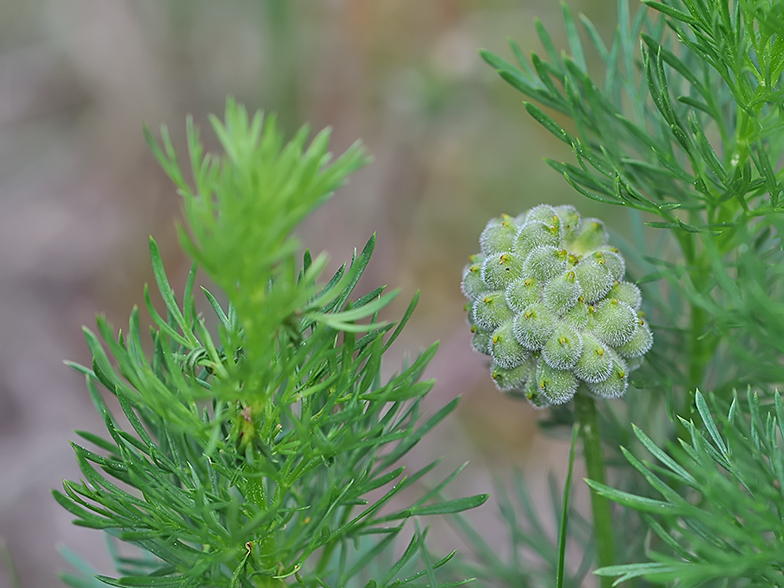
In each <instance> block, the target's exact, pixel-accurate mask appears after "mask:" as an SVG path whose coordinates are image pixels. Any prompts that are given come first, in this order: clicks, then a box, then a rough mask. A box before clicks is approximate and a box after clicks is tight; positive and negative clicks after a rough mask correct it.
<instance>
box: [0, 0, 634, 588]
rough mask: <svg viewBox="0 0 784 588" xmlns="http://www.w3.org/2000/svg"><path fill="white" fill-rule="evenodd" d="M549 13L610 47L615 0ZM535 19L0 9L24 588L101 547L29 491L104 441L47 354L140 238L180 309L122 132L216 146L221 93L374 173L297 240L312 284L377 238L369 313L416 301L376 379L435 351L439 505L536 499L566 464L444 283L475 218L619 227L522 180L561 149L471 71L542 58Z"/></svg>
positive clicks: (529, 6) (351, 7)
mask: <svg viewBox="0 0 784 588" xmlns="http://www.w3.org/2000/svg"><path fill="white" fill-rule="evenodd" d="M570 6H571V7H572V9H573V11H574V12H575V14H579V13H585V14H586V15H587V16H588V17H589V18H590V19H591V20H592V21H593V22H594V23H595V24H596V25H597V28H598V29H599V31H600V33H602V35H603V36H604V38H605V39H607V38H608V37H609V35H610V33H611V31H612V28H613V27H614V25H615V14H614V3H610V2H606V1H601V0H590V1H589V0H582V1H579V0H574V1H571V2H570ZM537 17H538V18H539V19H541V20H542V21H543V23H544V24H545V26H546V27H547V28H548V30H549V31H550V33H551V35H552V36H553V40H554V42H555V44H556V46H558V47H559V48H562V47H565V46H566V42H565V38H564V34H563V26H562V20H561V10H560V6H559V4H558V3H557V2H555V1H554V0H547V1H545V0H524V1H520V0H515V1H511V0H484V1H480V0H476V1H472V2H468V1H459V0H430V1H428V2H403V1H399V0H386V1H384V2H370V1H368V0H324V1H321V2H312V1H306V0H289V1H285V2H284V1H283V0H269V1H265V0H255V1H250V0H224V1H222V2H215V1H209V0H132V1H131V0H126V1H122V0H57V1H47V0H2V2H0V546H1V545H2V544H3V543H5V544H6V546H7V550H8V552H9V553H10V554H11V555H12V557H13V560H14V562H15V564H16V567H17V569H18V573H19V576H20V578H21V583H22V586H24V587H25V588H38V587H49V586H58V585H60V583H59V580H58V579H57V576H56V573H57V571H58V570H61V569H63V568H65V567H66V564H65V563H64V562H63V560H62V559H61V557H60V555H58V553H57V550H56V548H57V546H58V545H62V544H68V545H69V546H70V547H71V548H72V549H73V550H74V551H77V552H78V553H80V554H81V555H83V556H84V557H85V559H86V560H87V561H89V562H90V563H91V564H93V565H94V566H95V567H96V568H97V569H98V570H99V571H101V572H103V573H109V574H111V572H112V570H111V569H110V567H109V563H108V562H109V560H108V557H107V555H106V549H105V545H104V541H103V537H102V534H101V533H100V532H98V531H91V530H86V529H79V528H76V527H73V526H72V525H71V524H70V520H71V518H72V517H71V515H70V514H69V513H67V512H66V511H65V510H63V509H62V508H60V507H59V506H58V505H57V504H56V503H55V502H54V500H53V499H52V498H51V494H50V489H51V488H59V487H60V486H61V482H62V479H63V478H69V479H78V478H79V473H78V470H77V466H76V460H75V459H74V456H73V452H72V450H71V448H70V447H69V445H68V440H69V439H72V438H74V435H73V433H72V431H73V430H74V429H85V430H90V431H95V432H100V431H101V430H102V423H101V421H100V419H99V418H98V415H97V414H96V413H95V411H94V409H93V407H92V405H91V403H90V400H89V397H88V395H87V393H86V390H85V386H84V382H83V380H82V379H81V378H80V377H79V376H78V375H77V374H75V373H74V372H72V371H70V370H69V369H68V368H67V367H65V366H64V365H63V364H62V360H64V359H70V360H74V361H77V362H82V363H88V362H89V361H90V357H89V355H88V353H87V349H86V346H85V344H84V342H83V339H82V334H81V326H82V325H88V326H91V325H92V324H93V318H94V315H95V313H96V312H103V313H105V314H106V315H107V316H108V317H109V318H110V320H111V321H112V322H113V323H114V324H115V325H117V326H121V325H122V324H123V322H125V321H127V317H128V313H129V311H130V309H131V308H132V306H133V305H134V304H143V298H142V287H143V284H144V283H145V282H152V281H153V278H152V273H151V271H150V268H149V259H148V251H147V239H148V236H149V235H153V236H154V237H155V239H156V240H157V241H158V244H159V246H160V247H161V250H162V252H163V255H164V261H165V263H166V265H167V268H168V270H169V272H170V276H171V279H172V282H173V283H174V284H175V289H177V290H179V291H181V289H182V285H183V284H184V278H185V275H186V273H187V270H188V267H189V263H188V260H187V259H185V258H184V257H183V255H182V254H181V252H180V251H179V249H178V246H177V238H176V232H175V222H176V219H177V218H178V215H179V205H180V203H179V200H178V196H177V195H176V194H175V193H174V190H173V188H172V185H171V184H170V182H169V181H168V179H167V178H166V177H165V176H164V175H163V173H162V172H161V170H160V169H159V168H158V166H157V164H156V162H155V161H154V159H153V157H152V156H151V154H150V152H149V150H148V148H147V145H146V144H145V142H144V139H143V136H142V124H143V123H146V124H148V125H149V126H150V127H151V128H152V129H153V130H156V132H157V128H158V127H159V125H161V124H166V125H167V126H168V127H169V130H170V132H171V134H172V137H173V139H174V142H175V145H176V146H178V147H179V148H180V149H183V146H184V139H185V137H184V134H185V133H184V127H185V118H186V115H187V114H189V113H190V114H192V115H193V117H194V120H195V121H196V122H197V124H199V125H200V126H201V127H202V129H203V135H204V136H205V139H206V141H207V143H208V144H211V145H214V144H215V140H214V137H213V136H212V134H211V132H210V131H208V129H207V127H208V118H207V117H208V115H209V114H210V113H217V114H218V115H219V116H221V115H222V112H223V108H224V104H225V97H226V95H233V96H234V97H236V98H237V100H239V101H241V102H244V103H245V104H246V105H247V107H248V109H249V110H251V111H255V110H256V109H263V110H265V111H275V112H277V113H278V115H279V117H280V120H281V121H282V123H283V126H284V128H285V129H287V131H289V132H293V131H294V130H295V129H296V128H297V127H298V126H299V125H301V124H302V123H305V122H310V123H311V124H312V125H313V128H314V129H316V130H318V129H320V128H323V127H325V126H332V127H333V128H334V133H333V143H332V145H333V151H334V152H335V153H339V152H342V151H343V150H344V149H345V148H346V147H348V146H349V145H350V144H351V143H352V142H353V141H354V140H356V139H357V138H361V139H362V141H363V142H364V143H365V145H366V146H367V148H368V150H369V151H370V153H371V154H372V155H373V157H374V163H373V164H372V165H370V166H369V167H367V168H365V169H363V170H362V171H360V172H358V173H357V174H356V175H355V176H353V178H352V180H351V182H350V183H349V184H348V185H347V186H346V187H345V188H343V189H342V190H340V191H339V192H338V193H337V194H336V195H335V197H334V198H333V199H332V200H331V201H330V202H329V203H328V204H327V205H325V206H324V207H323V208H321V209H320V210H319V211H318V212H316V213H315V214H314V215H313V216H312V217H311V218H310V219H309V220H308V221H307V222H306V224H305V225H304V226H302V227H301V230H300V231H299V235H300V238H301V240H302V242H303V244H304V245H306V246H307V247H309V248H310V249H311V250H313V251H314V252H318V251H321V250H327V251H329V252H330V254H331V259H332V269H334V268H335V267H337V265H338V264H339V263H341V262H342V261H344V260H348V259H350V256H351V253H352V251H353V249H354V248H361V247H362V246H363V245H364V243H365V241H366V240H367V239H368V237H369V236H370V235H371V234H372V233H373V232H376V233H377V247H376V254H375V256H374V260H373V261H372V262H371V265H370V268H369V270H368V275H367V278H366V279H365V281H364V287H365V288H366V289H369V288H371V287H374V286H376V285H379V284H388V285H389V286H390V287H401V288H402V292H401V295H400V296H399V298H398V299H397V301H396V302H395V305H394V308H392V309H391V312H390V318H394V317H396V316H400V314H401V313H402V311H403V309H404V308H405V306H406V305H407V303H408V300H409V299H410V298H411V296H413V295H414V293H415V292H416V291H417V290H421V302H420V305H419V308H418V310H417V311H416V313H415V314H414V317H413V319H412V321H411V323H410V327H409V328H408V329H407V331H406V332H405V333H404V337H402V338H401V340H399V342H398V343H396V345H395V346H394V347H393V349H394V353H393V357H390V359H389V362H388V363H387V365H386V369H387V370H389V371H390V372H391V371H393V370H394V369H396V368H397V367H398V366H399V364H400V362H401V361H402V360H403V359H404V355H405V354H406V353H407V352H408V353H412V354H415V353H417V352H418V351H420V350H421V349H423V348H424V347H425V346H427V345H429V344H430V343H431V342H432V341H434V340H440V342H441V347H440V351H439V353H438V354H437V355H436V358H435V360H434V362H433V363H432V364H431V367H430V369H429V375H430V376H433V377H436V378H437V379H438V384H437V385H436V388H435V390H434V392H433V393H432V394H431V396H430V397H429V402H430V404H429V409H430V410H431V411H432V410H435V409H436V408H437V407H440V406H442V405H443V404H444V403H446V402H448V401H449V400H450V399H451V398H453V397H455V396H457V395H462V396H463V400H462V403H461V405H460V407H459V409H458V411H457V414H456V416H455V418H452V419H450V420H449V421H448V423H446V424H443V425H441V426H440V427H439V428H438V429H437V430H436V432H435V433H434V435H433V439H432V440H431V442H430V444H429V445H426V446H424V447H422V448H421V449H419V451H418V452H417V455H416V456H415V458H414V459H415V460H421V461H422V462H425V461H426V460H427V461H429V460H430V459H433V458H434V456H437V455H441V454H446V455H447V457H446V460H445V464H444V470H445V471H446V470H449V469H453V468H454V467H456V466H457V465H459V464H460V463H462V462H463V461H466V460H469V461H470V462H471V465H469V467H468V469H467V470H466V471H465V472H464V474H463V475H462V476H461V479H460V482H459V483H460V484H461V485H459V486H456V487H455V489H454V490H453V494H455V495H459V494H464V493H467V492H487V491H490V490H491V481H490V477H491V475H493V474H499V475H502V476H505V475H506V474H507V473H508V472H509V471H510V470H511V469H512V468H515V467H520V468H522V469H524V471H525V472H526V477H527V479H528V482H529V485H530V487H531V488H532V490H534V491H535V492H537V493H540V494H544V488H545V487H546V481H545V477H546V472H547V471H550V470H553V471H555V472H556V473H559V472H560V473H561V474H562V472H563V471H564V470H565V465H566V464H565V460H566V457H567V454H568V443H567V442H565V441H563V440H552V439H546V438H544V437H542V436H541V434H540V433H539V432H538V430H537V427H536V425H535V421H536V419H537V418H539V417H540V416H542V413H537V412H536V411H534V410H533V409H532V408H530V407H529V406H528V405H527V404H526V403H524V402H518V401H512V400H509V399H507V398H505V397H503V396H502V395H501V394H500V393H498V392H497V391H496V389H495V388H494V386H493V384H492V381H491V379H490V377H489V374H488V366H487V362H486V360H485V358H484V357H482V356H480V355H478V354H475V353H474V352H472V350H471V347H470V333H469V330H468V327H467V326H466V324H465V319H464V316H465V315H464V311H463V305H464V303H465V300H464V299H463V297H462V295H461V293H460V289H459V283H460V277H461V271H462V268H463V265H464V264H465V262H466V261H467V257H468V256H469V255H470V254H472V253H475V252H476V251H477V250H478V236H479V233H480V231H481V230H482V228H483V227H484V225H485V223H486V222H487V220H488V219H489V218H490V217H493V216H498V215H499V214H501V213H504V212H505V213H509V214H512V215H516V214H518V213H520V212H522V211H523V210H525V209H527V208H529V207H531V206H533V205H535V204H538V203H540V202H547V203H554V204H559V203H573V204H576V205H578V206H579V209H580V211H581V212H582V213H583V214H586V215H589V216H602V218H604V219H605V220H607V221H608V224H612V220H613V217H616V218H620V217H618V214H619V211H617V210H614V209H608V208H606V207H601V206H600V205H597V204H596V203H595V202H589V201H587V200H586V199H584V198H582V197H580V196H579V195H577V194H576V193H574V192H572V191H571V190H570V189H569V187H568V186H567V185H566V183H565V182H564V181H563V180H562V179H561V178H559V177H558V175H557V174H556V173H555V172H554V171H553V170H551V169H550V168H549V167H548V166H547V165H546V164H545V163H544V162H543V157H551V158H559V159H568V158H569V153H568V152H567V150H566V147H565V145H563V144H562V143H559V142H558V141H556V140H555V139H554V138H553V137H552V136H551V135H549V134H548V133H547V132H546V131H545V130H544V129H543V128H541V127H540V126H538V125H537V124H535V123H534V122H533V121H532V120H531V119H530V118H529V117H528V115H527V114H526V112H525V110H524V109H523V106H522V95H521V94H519V93H518V92H516V91H515V90H513V89H512V88H511V87H510V86H508V85H507V84H506V83H504V82H503V81H502V80H500V78H498V76H497V75H496V74H495V72H494V71H493V70H492V69H491V68H490V67H489V66H487V65H485V64H484V63H483V62H482V61H481V60H480V58H479V56H478V54H477V48H479V47H485V48H488V49H491V50H493V51H495V52H496V53H499V54H501V55H502V56H504V57H506V58H510V52H509V50H508V48H507V46H506V39H507V38H508V37H512V38H514V39H515V40H517V42H518V43H519V44H520V45H521V47H522V48H523V49H524V50H525V51H526V52H530V51H531V50H535V51H540V50H541V47H540V45H539V42H538V40H537V38H536V37H535V33H534V19H535V18H537ZM589 58H595V55H594V54H590V53H589ZM594 65H595V63H594ZM579 486H580V487H579V488H578V495H577V499H578V500H584V499H585V498H586V493H585V488H584V486H583V485H582V484H579ZM497 516H498V515H497V513H496V510H495V508H494V507H493V506H492V505H488V506H485V507H484V508H483V509H482V511H481V512H479V513H477V514H476V517H477V518H476V520H477V523H476V524H477V525H478V526H479V528H480V529H481V530H482V532H483V533H485V534H486V535H488V538H490V539H492V538H493V537H492V535H493V534H494V533H500V530H499V525H498V523H497ZM500 539H502V538H499V540H500ZM445 547H449V549H451V548H452V547H459V545H452V544H448V545H445ZM0 569H2V567H0ZM9 585H10V582H9V579H8V576H7V574H6V573H5V572H4V571H3V572H0V587H3V588H5V587H6V586H9Z"/></svg>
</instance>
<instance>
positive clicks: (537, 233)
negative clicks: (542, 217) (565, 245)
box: [512, 222, 561, 257]
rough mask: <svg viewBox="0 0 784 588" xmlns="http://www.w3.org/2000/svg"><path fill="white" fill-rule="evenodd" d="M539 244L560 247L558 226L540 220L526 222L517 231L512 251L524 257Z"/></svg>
mask: <svg viewBox="0 0 784 588" xmlns="http://www.w3.org/2000/svg"><path fill="white" fill-rule="evenodd" d="M540 245H550V246H551V247H560V245H561V236H560V234H559V230H558V227H555V226H553V225H547V224H545V223H540V222H534V223H526V224H525V225H523V226H522V227H521V228H520V230H519V231H518V233H517V236H516V237H515V242H514V246H513V247H512V251H514V252H515V253H517V254H518V255H520V256H521V257H525V256H527V255H528V254H529V253H530V252H531V251H532V250H534V249H536V248H537V247H539V246H540Z"/></svg>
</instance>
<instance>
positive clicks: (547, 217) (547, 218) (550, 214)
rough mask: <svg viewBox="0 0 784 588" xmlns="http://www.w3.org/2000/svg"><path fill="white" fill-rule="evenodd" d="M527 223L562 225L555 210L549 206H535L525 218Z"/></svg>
mask: <svg viewBox="0 0 784 588" xmlns="http://www.w3.org/2000/svg"><path fill="white" fill-rule="evenodd" d="M525 222H527V223H544V224H546V225H554V224H556V223H558V224H560V222H561V221H560V219H559V218H558V214H557V213H556V212H555V209H554V208H553V207H552V206H548V205H547V204H540V205H538V206H534V207H533V208H532V209H531V210H529V211H528V214H527V215H526V217H525Z"/></svg>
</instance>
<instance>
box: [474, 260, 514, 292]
mask: <svg viewBox="0 0 784 588" xmlns="http://www.w3.org/2000/svg"><path fill="white" fill-rule="evenodd" d="M522 271H523V260H522V259H521V258H520V257H519V256H518V255H516V254H514V253H512V252H511V251H504V252H503V253H496V254H495V255H488V256H487V259H485V262H484V263H483V264H482V271H481V274H482V276H481V278H482V281H483V282H484V283H485V284H486V285H487V286H486V287H487V288H488V289H490V290H503V289H505V288H506V287H507V286H509V284H511V283H512V282H513V281H515V280H516V279H517V278H519V277H520V274H521V272H522Z"/></svg>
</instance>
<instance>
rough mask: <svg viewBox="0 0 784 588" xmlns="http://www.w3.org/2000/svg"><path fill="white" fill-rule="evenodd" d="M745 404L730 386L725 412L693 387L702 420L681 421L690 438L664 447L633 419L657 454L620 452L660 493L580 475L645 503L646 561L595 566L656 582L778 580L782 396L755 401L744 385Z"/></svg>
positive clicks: (782, 554) (782, 579)
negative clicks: (650, 494) (636, 491)
mask: <svg viewBox="0 0 784 588" xmlns="http://www.w3.org/2000/svg"><path fill="white" fill-rule="evenodd" d="M709 402H710V405H709ZM746 404H747V407H746V410H745V411H744V410H743V409H742V407H741V403H740V402H739V401H738V398H737V396H736V397H735V398H733V400H732V403H731V404H730V406H729V409H728V410H727V412H726V413H724V412H723V411H721V409H720V403H719V401H718V400H717V399H716V398H715V397H714V398H711V399H709V400H706V398H705V397H704V396H703V395H702V394H701V393H699V392H698V393H697V395H696V405H697V411H698V413H699V417H700V421H701V427H698V426H697V424H695V423H694V422H685V421H684V422H683V424H684V426H685V427H686V429H687V430H688V433H689V440H688V441H686V440H683V439H681V440H679V443H678V445H671V446H670V447H669V450H668V451H667V452H665V451H663V450H662V449H660V448H659V447H658V446H657V445H656V444H655V443H654V442H653V441H652V440H651V438H650V437H648V436H647V435H646V434H645V433H644V432H643V431H642V430H641V429H639V428H637V427H635V428H634V433H635V435H636V437H637V439H638V440H639V441H640V442H641V443H642V445H643V446H644V447H645V448H646V449H647V450H648V451H649V452H650V454H651V455H652V456H653V457H655V458H656V460H657V461H658V462H659V463H658V464H652V463H647V462H643V461H641V460H640V459H638V458H637V457H635V455H634V454H633V453H632V452H630V451H629V450H627V449H625V448H623V453H624V455H625V456H626V458H627V459H628V460H629V463H631V465H632V466H633V467H634V468H635V469H636V470H637V471H638V472H640V474H642V476H643V477H644V478H645V479H646V480H647V481H648V483H649V484H650V486H651V487H652V488H653V489H655V490H656V492H657V493H658V494H659V495H660V496H661V498H660V499H652V498H648V497H646V496H639V495H634V494H630V493H627V492H622V491H619V490H616V489H613V488H610V487H609V486H606V485H603V484H598V483H596V482H593V481H588V483H589V485H590V486H591V487H592V488H594V489H595V490H596V491H597V492H599V493H600V494H602V495H604V496H607V497H608V498H610V499H612V500H614V501H616V502H618V503H619V504H621V505H624V506H627V507H630V508H633V509H635V510H636V511H638V512H640V513H645V514H643V516H644V517H645V519H646V521H647V522H648V525H649V527H650V535H651V537H649V540H650V541H649V553H648V556H649V557H650V558H651V559H652V560H653V561H652V562H650V563H643V564H626V565H618V566H612V567H608V568H603V569H601V570H598V572H597V573H598V574H600V575H604V576H618V577H619V580H621V581H623V580H629V579H633V578H638V577H644V578H646V579H648V580H651V581H654V582H655V583H657V584H665V583H667V582H672V581H675V580H677V582H678V584H677V585H678V586H707V585H717V586H718V585H722V586H726V585H727V583H728V582H729V581H737V580H745V581H746V582H748V583H746V584H744V585H747V586H782V585H784V574H782V571H783V570H782V563H781V562H782V561H783V560H784V543H783V542H782V539H783V538H784V522H783V521H782V514H783V513H782V507H784V494H783V493H782V488H784V453H783V451H782V449H783V448H782V440H784V426H782V423H784V420H782V419H783V418H784V403H782V400H781V395H780V394H778V393H776V394H775V397H774V401H773V403H761V402H760V399H759V396H758V395H757V394H756V393H752V392H751V390H749V391H748V394H747V403H746ZM709 406H710V407H709ZM676 489H678V490H677V491H676ZM711 582H715V584H714V583H711ZM733 585H734V584H733Z"/></svg>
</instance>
